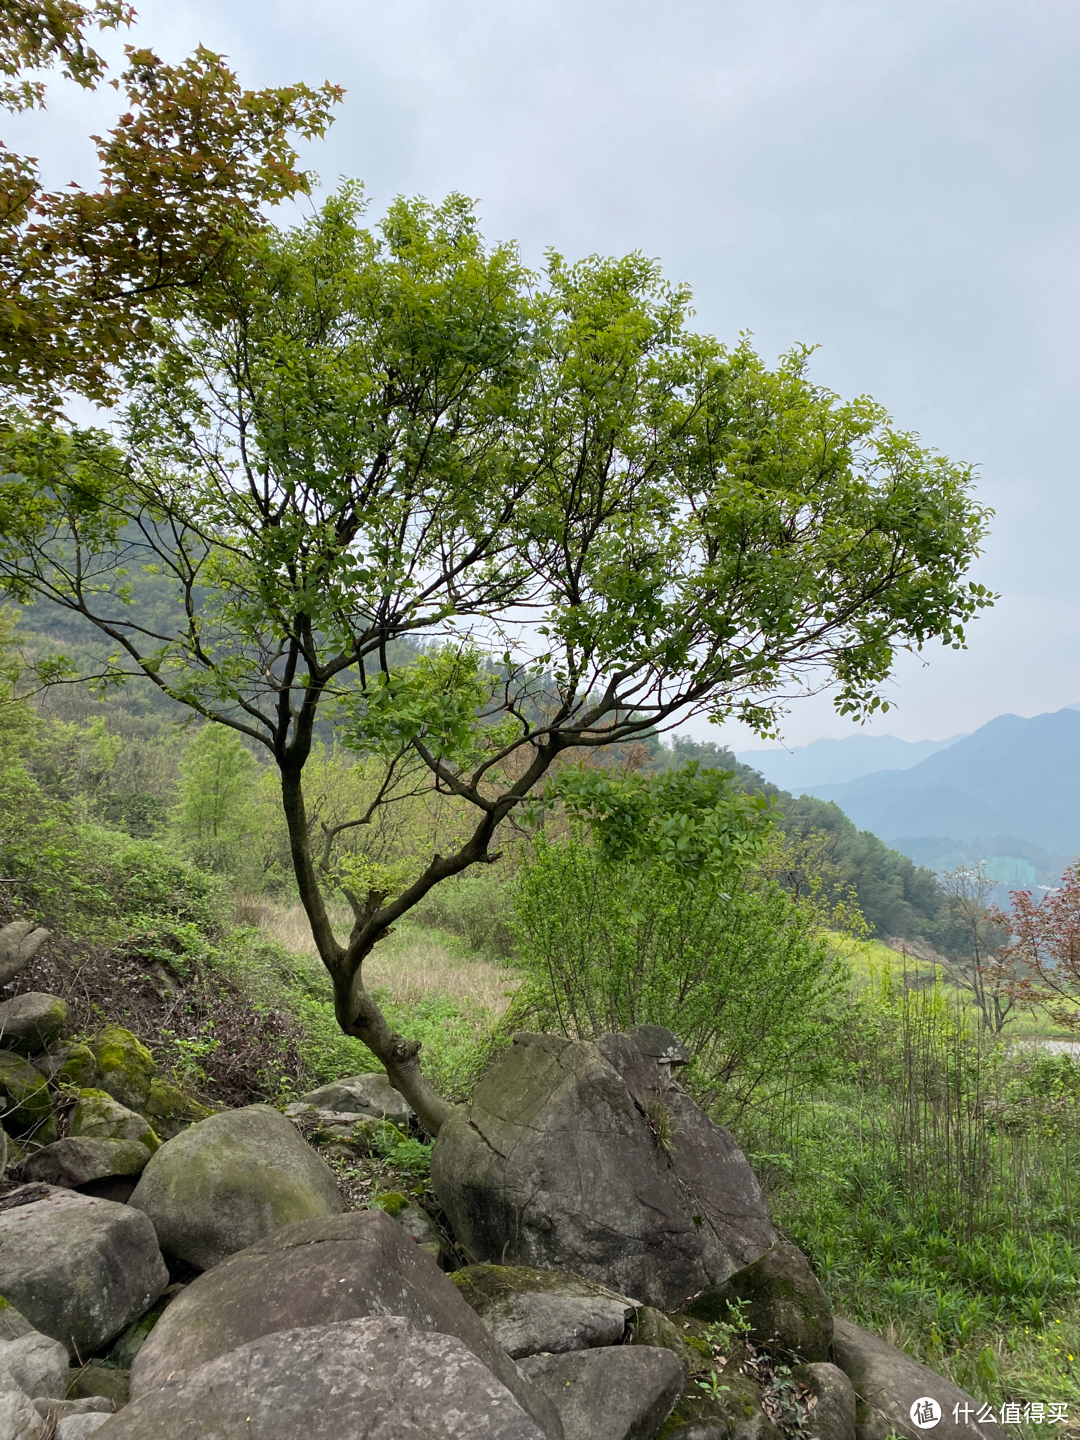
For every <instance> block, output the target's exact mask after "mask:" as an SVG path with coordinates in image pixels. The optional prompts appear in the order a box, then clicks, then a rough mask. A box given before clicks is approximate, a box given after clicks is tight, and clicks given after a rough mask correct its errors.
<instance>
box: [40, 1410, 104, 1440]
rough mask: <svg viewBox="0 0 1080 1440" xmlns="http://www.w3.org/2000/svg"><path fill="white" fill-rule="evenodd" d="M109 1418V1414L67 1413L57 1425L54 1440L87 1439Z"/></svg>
mask: <svg viewBox="0 0 1080 1440" xmlns="http://www.w3.org/2000/svg"><path fill="white" fill-rule="evenodd" d="M108 1419H109V1417H108V1415H99V1414H82V1415H65V1416H64V1417H63V1418H62V1419H61V1421H60V1423H59V1425H57V1427H56V1435H55V1437H54V1440H86V1437H87V1436H88V1435H95V1434H97V1432H98V1431H99V1430H100V1429H101V1427H102V1426H103V1425H104V1424H105V1422H106V1421H107V1420H108Z"/></svg>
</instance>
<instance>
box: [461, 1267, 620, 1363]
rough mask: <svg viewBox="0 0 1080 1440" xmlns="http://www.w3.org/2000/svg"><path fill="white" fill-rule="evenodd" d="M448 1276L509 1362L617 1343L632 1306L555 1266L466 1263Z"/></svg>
mask: <svg viewBox="0 0 1080 1440" xmlns="http://www.w3.org/2000/svg"><path fill="white" fill-rule="evenodd" d="M450 1280H451V1282H452V1284H454V1285H456V1286H457V1288H458V1290H459V1291H460V1292H461V1294H462V1295H463V1296H464V1297H465V1299H466V1300H467V1301H468V1303H469V1304H470V1305H471V1306H472V1308H473V1309H474V1310H475V1311H476V1313H477V1315H479V1316H480V1319H481V1320H482V1321H483V1322H484V1324H485V1325H486V1326H487V1328H488V1329H489V1330H490V1331H491V1333H492V1335H494V1337H495V1339H496V1340H497V1341H498V1343H499V1344H500V1345H501V1346H502V1348H503V1349H504V1350H505V1351H506V1353H507V1354H508V1355H509V1356H511V1358H512V1359H514V1360H517V1359H520V1358H521V1357H522V1356H523V1355H536V1354H539V1352H540V1351H542V1350H546V1351H548V1352H549V1353H551V1354H553V1355H561V1354H563V1353H564V1352H566V1351H569V1350H588V1349H591V1348H592V1347H593V1346H597V1345H620V1344H621V1343H622V1339H623V1335H624V1334H625V1332H626V1326H627V1323H628V1322H629V1321H630V1320H631V1319H632V1317H633V1315H634V1310H635V1302H634V1301H633V1300H628V1299H627V1298H626V1296H625V1295H616V1294H615V1293H614V1292H613V1291H611V1290H606V1289H604V1287H603V1286H602V1285H596V1284H594V1283H593V1282H591V1281H589V1280H582V1279H581V1277H580V1276H578V1275H568V1274H566V1273H565V1272H563V1271H557V1270H531V1269H529V1268H527V1267H526V1266H523V1265H468V1266H466V1267H465V1268H464V1269H463V1270H456V1271H455V1272H454V1273H453V1274H452V1275H451V1276H450Z"/></svg>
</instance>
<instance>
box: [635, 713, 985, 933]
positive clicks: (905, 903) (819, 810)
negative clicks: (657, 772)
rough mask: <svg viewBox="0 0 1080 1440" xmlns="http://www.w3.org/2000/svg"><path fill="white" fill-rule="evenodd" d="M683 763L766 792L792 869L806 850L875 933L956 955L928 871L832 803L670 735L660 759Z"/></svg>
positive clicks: (947, 912)
mask: <svg viewBox="0 0 1080 1440" xmlns="http://www.w3.org/2000/svg"><path fill="white" fill-rule="evenodd" d="M687 761H697V762H698V763H699V764H701V765H713V766H718V767H720V768H722V769H727V770H732V771H734V774H735V778H736V782H737V783H738V784H739V785H740V786H741V787H742V788H743V789H744V790H746V791H747V792H749V793H751V794H753V793H760V794H763V795H767V796H768V797H769V800H770V802H771V803H772V804H773V805H774V806H775V807H776V811H777V824H778V825H779V827H780V829H781V830H782V831H783V833H784V835H785V837H786V838H787V840H788V843H789V845H790V846H791V847H792V857H791V860H792V868H793V872H794V875H796V876H797V874H798V871H799V868H800V857H809V856H811V855H812V863H811V864H810V866H809V868H810V869H813V868H814V867H815V866H816V867H818V868H823V869H824V870H825V871H826V872H827V875H828V882H827V883H828V885H829V887H830V889H831V890H832V891H833V892H834V893H836V894H840V895H842V894H844V893H845V892H851V893H852V894H853V895H854V897H855V899H856V901H857V904H858V908H859V910H860V911H861V913H862V914H863V916H864V917H865V919H866V921H867V923H868V924H869V925H870V927H871V930H872V932H873V933H874V934H875V935H877V936H880V937H883V938H884V937H887V936H894V937H896V938H898V939H911V940H915V939H918V938H920V937H925V938H926V939H928V940H929V941H930V942H931V943H932V944H933V945H934V946H936V947H937V948H938V949H940V950H941V951H942V952H943V953H945V954H950V955H951V954H959V953H962V951H963V948H964V945H965V942H966V937H965V935H964V931H963V927H962V926H961V925H960V924H959V923H958V921H957V918H956V916H955V914H954V912H953V911H952V909H951V908H950V905H949V902H948V897H947V896H946V894H945V892H944V891H943V890H942V888H941V886H940V885H939V884H938V881H937V878H936V876H935V875H934V874H933V872H932V871H931V870H929V869H926V868H923V867H921V866H917V865H915V864H913V863H912V861H911V860H909V859H908V857H907V856H906V855H903V854H901V853H900V852H899V851H897V850H893V849H890V848H889V846H888V845H886V844H885V842H884V841H883V840H881V839H880V838H879V837H878V836H877V835H874V834H872V833H871V832H870V831H869V830H859V829H858V828H857V827H856V826H855V824H854V823H853V822H852V821H851V820H850V819H848V817H847V815H845V814H844V812H843V810H841V809H840V807H839V805H835V804H831V803H830V802H828V801H826V800H819V799H816V798H815V797H813V796H811V795H800V796H798V797H795V796H792V795H790V794H789V793H788V792H787V791H785V790H781V789H780V788H779V786H776V785H773V784H770V782H769V781H767V780H766V779H765V778H764V776H762V775H761V774H760V773H759V772H758V771H756V770H752V769H751V768H750V766H748V765H744V764H742V763H741V762H740V761H738V760H736V758H735V756H734V755H733V754H732V753H731V751H730V750H727V749H724V748H723V747H721V746H718V745H716V743H715V742H713V741H706V742H701V741H695V740H689V739H684V738H682V737H680V736H676V737H675V738H674V739H673V741H672V743H671V747H670V749H665V750H664V751H663V752H662V758H661V760H660V761H659V763H663V764H667V765H677V764H682V763H686V762H687ZM802 863H803V865H806V863H807V862H806V860H803V861H802ZM793 883H794V882H793ZM803 883H804V884H805V883H806V881H805V878H804V880H803Z"/></svg>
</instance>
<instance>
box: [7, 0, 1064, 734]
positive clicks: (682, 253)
mask: <svg viewBox="0 0 1080 1440" xmlns="http://www.w3.org/2000/svg"><path fill="white" fill-rule="evenodd" d="M139 10H140V16H141V20H140V24H139V26H138V28H137V32H136V37H135V38H137V40H138V42H139V43H140V44H148V45H151V46H153V47H154V48H156V49H158V50H159V51H160V52H161V53H163V54H164V55H166V56H167V58H170V59H177V58H179V57H180V55H181V53H183V52H185V51H186V50H188V49H190V48H191V46H192V45H194V44H195V43H196V42H198V41H202V42H203V43H204V44H206V45H208V46H210V47H211V48H213V49H216V50H219V51H224V52H226V53H227V54H228V55H229V56H230V57H231V60H232V61H233V63H234V64H235V65H236V67H237V68H238V69H239V70H240V72H241V75H242V77H243V79H244V80H245V81H246V82H248V83H250V84H269V83H283V82H286V81H289V80H293V79H305V80H307V81H310V82H318V81H322V80H324V79H330V80H332V81H335V82H337V83H339V84H342V85H344V86H345V87H346V89H347V90H348V94H347V96H346V99H345V103H344V105H343V106H341V107H339V111H338V118H337V121H336V123H335V125H334V127H333V129H332V131H331V134H330V137H329V139H328V140H327V141H326V142H325V143H323V144H322V145H320V146H318V147H316V148H314V149H313V150H312V151H311V152H310V155H308V156H306V157H305V160H306V161H307V163H310V164H312V165H313V166H314V167H315V168H316V169H317V170H318V171H319V173H320V174H321V176H322V177H323V180H324V182H326V183H327V184H330V185H332V184H334V183H335V182H336V180H337V177H338V176H343V175H347V176H356V177H359V178H361V179H363V180H364V181H365V182H366V184H367V186H368V188H369V191H370V194H371V196H372V199H373V202H374V209H375V211H376V212H377V210H378V208H379V206H380V205H382V204H383V203H384V202H385V201H386V200H387V199H389V198H390V197H392V196H393V195H395V194H397V193H401V192H405V193H408V192H420V193H422V194H425V195H428V196H430V197H433V198H434V197H439V196H442V195H443V194H445V192H446V191H448V190H461V191H464V192H465V193H466V194H468V195H471V196H474V197H475V198H476V199H477V201H478V205H479V211H480V214H481V216H482V217H483V226H484V229H485V232H486V233H487V234H488V236H489V237H491V238H493V239H505V238H515V239H517V240H518V241H519V242H520V243H521V246H522V249H523V251H524V254H525V256H526V258H527V259H529V260H531V261H537V260H539V259H540V257H541V255H542V252H543V249H544V247H546V246H548V245H553V246H555V247H556V248H557V249H559V250H560V251H562V252H563V253H564V254H567V255H569V256H577V255H581V254H584V253H589V252H593V251H601V252H609V253H611V252H623V251H627V250H635V249H640V250H643V251H645V252H646V253H647V254H649V255H653V256H657V257H659V258H660V260H661V261H662V262H663V264H664V267H665V269H666V271H667V272H668V274H669V275H670V276H671V277H673V278H676V279H679V280H685V281H688V282H689V283H690V285H691V286H692V288H693V290H694V294H695V297H696V302H695V303H696V309H697V321H696V323H697V325H698V327H699V328H701V329H703V330H708V331H711V332H713V333H715V334H717V335H719V336H720V337H721V338H723V339H725V340H733V339H735V338H736V337H737V335H738V333H739V332H740V331H741V330H752V331H753V332H754V334H755V337H756V344H757V346H758V348H759V349H760V350H761V352H762V353H763V354H764V355H766V356H768V357H770V358H771V357H774V356H775V355H776V354H778V353H779V352H780V351H782V350H785V349H787V348H788V347H789V346H791V345H793V344H795V343H796V342H810V343H817V344H819V345H820V346H821V350H820V351H819V352H818V354H817V356H816V357H815V361H814V370H813V374H814V376H815V378H817V379H818V380H820V381H821V382H822V383H824V384H827V385H829V386H831V387H832V388H834V389H835V390H837V391H839V392H841V393H842V394H848V395H850V394H854V393H869V394H872V395H873V396H874V397H875V398H876V399H878V400H880V401H881V402H882V403H883V404H885V405H887V406H888V407H889V409H890V410H891V412H892V414H893V415H894V417H895V419H896V420H897V422H898V423H899V424H901V425H903V426H904V427H905V428H910V429H915V430H918V431H919V432H920V433H921V435H922V436H923V438H924V440H925V441H926V442H927V443H930V444H932V445H934V446H936V447H937V448H939V449H940V450H943V451H945V452H946V453H947V454H949V455H950V456H952V457H953V458H955V459H960V460H969V461H974V462H976V463H977V464H978V466H979V472H980V484H979V494H980V498H981V499H982V500H983V501H984V502H985V503H987V504H989V505H992V506H993V507H994V509H995V510H996V512H997V517H996V520H995V521H994V524H993V533H992V536H991V538H990V540H989V543H988V544H987V547H986V554H985V557H984V559H983V560H982V561H981V562H980V564H979V568H978V571H977V575H978V578H979V579H981V580H983V581H984V582H985V583H987V584H989V585H990V586H992V587H993V588H994V589H995V590H998V591H1000V592H1002V599H1001V601H1000V602H999V605H998V607H997V609H996V610H995V611H993V612H991V613H990V615H989V616H988V617H984V618H982V619H980V620H979V621H977V622H976V623H975V625H974V626H973V627H972V629H971V633H970V647H969V649H968V650H967V651H966V652H961V653H953V652H950V651H943V650H940V649H935V650H933V651H930V652H927V653H926V655H925V656H924V657H922V658H921V659H920V660H918V661H906V662H905V663H902V664H901V665H900V667H899V670H898V679H897V684H896V686H895V687H894V692H893V693H894V697H895V700H896V702H897V708H896V709H894V710H893V711H892V712H891V713H890V714H889V715H888V716H887V717H885V718H884V719H882V720H880V721H877V722H875V724H874V726H873V729H874V730H875V731H879V732H882V733H891V734H895V735H900V736H903V737H904V738H906V739H919V738H923V737H929V738H940V737H942V736H945V735H950V734H955V733H957V732H959V731H967V730H973V729H975V728H977V727H978V726H979V725H982V724H984V723H985V722H986V721H987V720H989V719H991V718H992V717H993V716H995V715H998V714H1000V713H1002V712H1004V711H1013V712H1014V713H1017V714H1021V715H1034V714H1038V713H1040V712H1042V711H1045V710H1055V709H1058V708H1060V707H1061V706H1063V705H1067V704H1071V703H1074V702H1076V701H1080V675H1078V674H1077V665H1076V658H1077V649H1078V643H1077V642H1078V639H1080V585H1078V579H1080V523H1078V521H1080V497H1078V493H1077V483H1076V478H1077V468H1078V459H1077V447H1078V434H1077V432H1078V429H1080V424H1078V422H1080V413H1078V406H1077V397H1078V389H1080V347H1078V345H1077V332H1078V320H1080V203H1078V191H1077V186H1078V161H1077V154H1078V144H1077V142H1078V138H1080V135H1078V130H1080V126H1078V119H1080V84H1078V79H1080V76H1078V62H1080V5H1078V4H1076V0H1071V3H1069V0H1009V3H1005V0H898V3H895V4H893V3H876V0H848V3H842V0H835V3H827V0H666V3H664V4H663V5H661V4H655V3H654V4H645V3H641V0H531V3H530V0H516V3H515V0H509V3H508V0H378V3H369V0H303V3H301V0H278V3H276V4H275V3H270V0H213V3H210V0H169V3H168V4H165V3H162V0H145V3H142V4H140V6H139ZM52 94H53V100H52V109H51V111H50V113H49V114H47V115H45V116H34V117H23V118H20V119H18V120H15V121H14V122H13V121H11V120H7V121H6V122H5V123H6V132H5V133H6V138H7V139H8V141H9V143H11V144H13V145H15V146H17V147H18V148H22V149H25V150H28V151H30V152H31V153H34V154H37V155H39V156H40V157H41V159H42V161H43V164H44V166H45V169H46V174H47V178H48V179H49V180H50V181H52V182H54V183H55V182H59V183H63V182H64V181H67V180H69V179H72V178H80V179H86V178H89V176H90V173H91V172H90V170H89V168H88V161H89V159H90V156H91V152H90V150H89V147H88V145H87V142H86V141H85V139H84V138H83V137H85V135H86V133H87V131H88V130H89V129H92V128H95V127H100V126H101V125H103V124H107V123H108V121H107V113H106V110H103V109H102V99H101V97H84V96H82V95H81V94H75V95H71V94H70V93H68V92H66V91H65V90H64V88H63V87H62V86H61V85H60V84H57V85H55V86H54V87H53V92H52ZM105 94H106V95H107V96H109V97H111V95H112V92H111V91H108V92H105ZM851 729H852V727H851V725H850V722H848V721H842V720H840V719H839V718H838V717H836V716H835V714H834V713H833V711H832V709H831V706H830V705H829V702H828V701H827V700H824V699H818V700H813V701H803V702H798V703H797V704H796V705H795V706H794V707H793V709H792V713H791V715H790V718H789V722H788V725H787V727H786V738H787V739H788V741H789V743H792V744H802V743H806V742H807V741H809V740H812V739H814V738H816V737H817V736H821V735H835V736H842V735H844V734H847V733H851ZM694 731H695V733H697V734H699V735H700V736H701V737H702V738H712V737H716V731H715V728H710V727H708V726H707V725H705V724H701V725H697V726H695V727H694ZM716 738H724V739H725V740H727V741H729V742H732V743H734V744H735V745H736V746H737V747H738V746H741V745H744V744H746V743H747V740H748V737H746V736H745V735H743V734H741V733H740V732H739V731H737V730H736V729H734V728H732V729H731V730H729V731H727V732H725V733H724V735H723V737H716Z"/></svg>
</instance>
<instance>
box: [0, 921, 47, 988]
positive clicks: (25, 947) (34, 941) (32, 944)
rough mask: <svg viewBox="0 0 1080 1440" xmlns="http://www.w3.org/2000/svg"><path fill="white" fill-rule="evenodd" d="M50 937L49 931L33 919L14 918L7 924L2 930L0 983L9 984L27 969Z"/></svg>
mask: <svg viewBox="0 0 1080 1440" xmlns="http://www.w3.org/2000/svg"><path fill="white" fill-rule="evenodd" d="M48 938H49V931H48V930H44V929H42V928H41V927H40V926H38V925H35V924H34V922H33V920H12V922H11V924H10V925H5V926H4V928H3V929H2V930H0V985H9V984H10V983H11V981H12V980H14V979H15V976H16V975H18V974H20V973H21V972H22V971H23V970H25V969H26V967H27V965H29V964H30V961H31V960H32V959H33V958H34V956H35V955H36V954H37V952H38V951H39V950H40V949H41V947H42V945H44V944H45V941H46V940H47V939H48Z"/></svg>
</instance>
